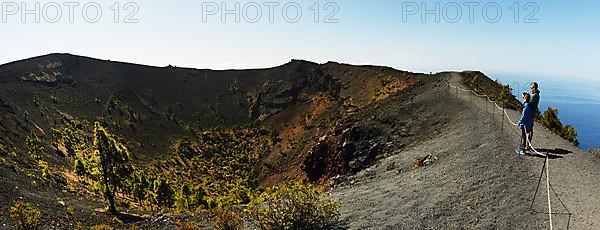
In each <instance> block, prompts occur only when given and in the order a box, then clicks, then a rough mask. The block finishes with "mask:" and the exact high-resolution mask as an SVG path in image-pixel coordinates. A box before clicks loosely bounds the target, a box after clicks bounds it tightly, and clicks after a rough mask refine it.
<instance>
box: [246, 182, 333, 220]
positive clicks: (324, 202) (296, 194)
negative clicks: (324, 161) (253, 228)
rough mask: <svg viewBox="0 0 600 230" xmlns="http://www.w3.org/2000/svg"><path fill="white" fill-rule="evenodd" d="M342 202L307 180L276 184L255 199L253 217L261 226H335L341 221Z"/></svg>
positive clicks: (251, 212)
mask: <svg viewBox="0 0 600 230" xmlns="http://www.w3.org/2000/svg"><path fill="white" fill-rule="evenodd" d="M338 209H339V204H338V203H337V202H335V201H332V200H331V199H329V198H328V197H327V196H326V195H324V194H320V193H319V192H318V191H317V189H316V188H314V187H313V186H310V185H305V184H303V183H299V182H296V183H286V184H284V185H283V186H281V187H272V188H269V189H267V190H266V191H265V192H263V193H262V194H261V195H260V196H259V197H257V198H256V199H254V200H253V201H252V202H251V203H250V205H249V207H248V212H249V214H250V217H251V218H252V219H254V221H256V224H257V226H258V227H259V228H261V229H307V230H308V229H331V228H334V227H335V226H336V225H337V224H338V218H339V215H340V214H339V210H338Z"/></svg>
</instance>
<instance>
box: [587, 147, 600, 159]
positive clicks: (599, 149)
mask: <svg viewBox="0 0 600 230" xmlns="http://www.w3.org/2000/svg"><path fill="white" fill-rule="evenodd" d="M588 153H590V154H592V156H595V157H598V158H600V147H594V148H591V149H589V150H588Z"/></svg>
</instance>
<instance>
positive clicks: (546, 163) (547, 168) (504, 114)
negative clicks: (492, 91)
mask: <svg viewBox="0 0 600 230" xmlns="http://www.w3.org/2000/svg"><path fill="white" fill-rule="evenodd" d="M444 83H445V84H446V85H447V87H448V89H449V90H448V91H449V92H450V93H452V91H455V92H456V98H458V97H459V95H458V94H459V91H460V92H470V93H469V95H470V96H471V102H473V96H477V97H480V98H485V99H487V101H488V102H489V103H491V104H493V106H491V107H490V106H488V103H486V106H485V107H486V108H485V109H486V111H488V112H491V113H492V119H494V120H495V118H494V116H495V114H496V112H495V109H494V106H495V107H496V108H497V109H498V110H500V112H501V119H502V124H501V127H502V128H501V129H502V130H503V128H504V118H505V117H506V119H507V120H508V122H509V123H510V124H512V125H513V126H518V124H517V123H515V122H514V121H513V120H512V119H511V118H510V116H509V115H508V112H507V111H506V109H505V108H504V107H502V106H500V105H498V103H497V102H496V101H494V100H492V99H491V98H490V97H489V96H488V95H484V94H478V93H476V92H475V91H473V90H469V89H463V88H461V87H459V86H455V85H452V84H450V83H449V82H444ZM452 88H454V89H455V90H451V89H452ZM488 107H490V110H491V111H490V110H488V109H487V108H488ZM512 130H513V131H514V132H515V134H517V138H520V136H521V135H522V134H521V133H519V132H518V131H517V129H512ZM525 133H527V130H525ZM525 141H526V143H527V144H528V145H529V147H530V148H531V150H532V151H533V152H534V153H536V154H538V155H540V156H544V157H545V161H544V167H543V168H542V173H544V169H545V172H546V194H547V201H548V219H549V225H550V230H553V229H554V226H553V221H552V215H553V214H555V215H556V214H564V215H568V216H569V221H568V223H567V229H569V225H570V222H571V216H572V213H571V212H570V211H569V209H568V208H567V207H566V205H565V204H564V203H563V202H562V200H561V199H560V197H558V194H556V191H554V188H553V187H552V185H551V184H550V164H549V163H550V161H549V154H548V153H545V154H544V153H540V152H539V151H538V150H537V149H536V148H535V147H533V144H532V142H531V141H530V140H529V138H527V137H525ZM541 178H542V175H540V182H541ZM539 184H540V183H539V182H538V188H537V189H536V192H535V195H534V199H533V201H532V204H531V207H530V209H532V208H533V202H534V201H535V197H536V196H537V192H538V190H539ZM550 190H552V192H553V193H554V194H555V195H556V197H557V198H558V200H559V201H560V203H561V205H562V206H563V207H564V208H565V210H567V213H553V212H552V203H551V199H550Z"/></svg>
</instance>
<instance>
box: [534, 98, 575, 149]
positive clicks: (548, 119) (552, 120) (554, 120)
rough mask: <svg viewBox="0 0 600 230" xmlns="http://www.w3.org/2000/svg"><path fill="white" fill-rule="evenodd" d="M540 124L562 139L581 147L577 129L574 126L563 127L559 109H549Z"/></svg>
mask: <svg viewBox="0 0 600 230" xmlns="http://www.w3.org/2000/svg"><path fill="white" fill-rule="evenodd" d="M540 123H541V124H542V125H543V126H544V127H546V128H548V129H550V130H551V131H552V132H554V133H555V134H557V135H559V136H560V137H562V138H564V139H566V140H568V141H569V142H571V143H573V144H575V145H576V146H579V141H578V140H577V131H575V127H573V126H572V125H567V126H563V124H562V122H561V121H560V119H559V118H558V109H555V108H550V107H548V109H546V111H544V115H542V117H541V119H540Z"/></svg>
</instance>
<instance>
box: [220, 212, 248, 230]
mask: <svg viewBox="0 0 600 230" xmlns="http://www.w3.org/2000/svg"><path fill="white" fill-rule="evenodd" d="M213 214H214V216H213V218H212V222H213V224H214V228H215V229H217V230H236V229H242V227H243V224H244V220H243V219H242V217H241V215H240V213H239V212H236V211H233V210H231V209H224V208H215V209H213Z"/></svg>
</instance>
